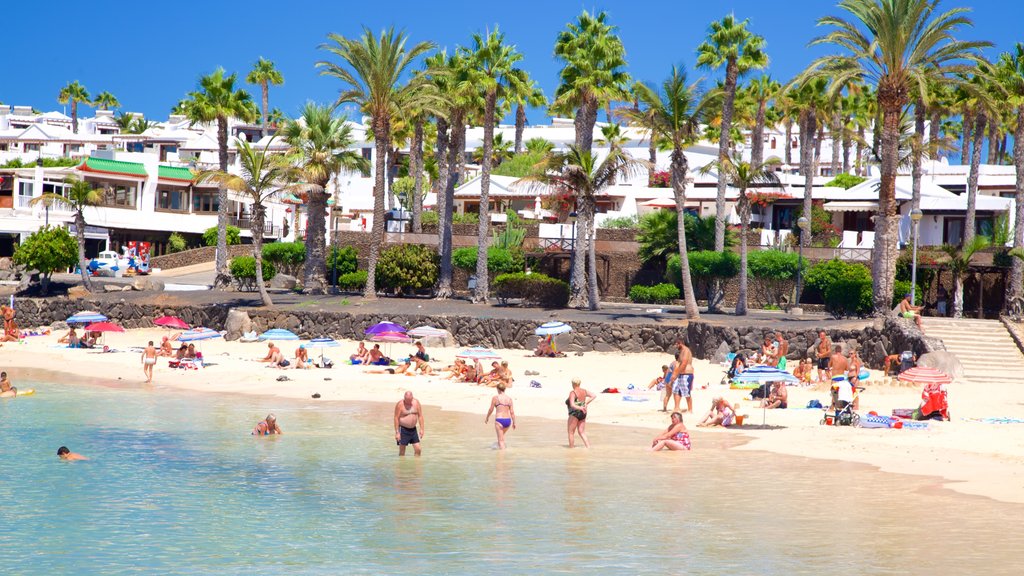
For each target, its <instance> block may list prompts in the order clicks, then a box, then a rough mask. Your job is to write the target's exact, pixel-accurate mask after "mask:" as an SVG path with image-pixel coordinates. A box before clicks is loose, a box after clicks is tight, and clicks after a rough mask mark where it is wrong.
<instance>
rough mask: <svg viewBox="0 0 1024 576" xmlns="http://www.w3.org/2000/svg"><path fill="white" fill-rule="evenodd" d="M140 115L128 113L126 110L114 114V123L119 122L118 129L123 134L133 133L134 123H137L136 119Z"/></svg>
mask: <svg viewBox="0 0 1024 576" xmlns="http://www.w3.org/2000/svg"><path fill="white" fill-rule="evenodd" d="M137 117H139V115H137V114H126V113H124V112H122V113H120V114H118V115H116V116H114V123H115V124H117V128H118V130H120V131H121V134H132V133H133V132H132V131H131V130H132V125H133V124H134V123H135V119H136V118H137Z"/></svg>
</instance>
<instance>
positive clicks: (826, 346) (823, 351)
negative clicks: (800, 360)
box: [817, 330, 832, 382]
mask: <svg viewBox="0 0 1024 576" xmlns="http://www.w3.org/2000/svg"><path fill="white" fill-rule="evenodd" d="M831 354H832V340H830V339H829V337H828V334H825V331H824V330H822V331H821V332H818V352H817V355H818V381H819V382H824V381H825V380H828V379H829V378H831V377H832V375H831V374H830V373H829V362H830V361H831Z"/></svg>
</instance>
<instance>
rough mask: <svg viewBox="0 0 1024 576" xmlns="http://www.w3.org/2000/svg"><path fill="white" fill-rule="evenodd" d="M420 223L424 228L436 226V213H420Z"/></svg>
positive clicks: (427, 211)
mask: <svg viewBox="0 0 1024 576" xmlns="http://www.w3.org/2000/svg"><path fill="white" fill-rule="evenodd" d="M420 223H421V224H423V225H424V226H427V225H430V226H437V212H434V211H433V210H424V211H423V212H420Z"/></svg>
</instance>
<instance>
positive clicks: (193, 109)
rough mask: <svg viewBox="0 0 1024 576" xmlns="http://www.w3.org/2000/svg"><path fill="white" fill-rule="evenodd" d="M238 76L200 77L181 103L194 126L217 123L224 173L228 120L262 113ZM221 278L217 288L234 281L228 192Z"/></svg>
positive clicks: (221, 227) (221, 195) (221, 224)
mask: <svg viewBox="0 0 1024 576" xmlns="http://www.w3.org/2000/svg"><path fill="white" fill-rule="evenodd" d="M236 79H237V75H236V74H231V75H225V72H224V69H223V68H218V69H217V70H215V71H214V72H213V73H212V74H208V75H206V76H203V77H201V78H199V89H198V90H195V91H193V92H190V93H189V94H188V96H186V97H185V99H184V100H182V101H180V102H179V103H178V108H179V110H180V111H182V112H184V113H185V116H186V117H187V118H188V119H189V121H190V122H192V123H193V124H206V123H210V122H216V124H217V158H218V160H219V163H218V164H219V165H218V168H219V169H220V171H221V172H227V171H228V119H229V118H237V119H239V120H242V121H245V122H251V121H253V120H255V119H256V115H257V114H258V112H257V111H256V105H255V104H253V101H252V97H251V96H249V93H248V92H246V91H245V90H241V89H235V80H236ZM217 199H218V202H219V204H220V205H219V206H218V208H217V258H216V268H217V275H216V277H215V279H214V286H215V287H216V288H220V289H223V288H226V287H227V286H228V284H230V282H231V276H230V275H229V274H228V242H227V226H228V191H227V189H226V188H221V189H219V190H218V191H217Z"/></svg>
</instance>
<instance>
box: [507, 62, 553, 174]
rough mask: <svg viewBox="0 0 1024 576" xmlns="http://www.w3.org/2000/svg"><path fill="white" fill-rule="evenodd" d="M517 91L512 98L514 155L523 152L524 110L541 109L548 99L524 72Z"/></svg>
mask: <svg viewBox="0 0 1024 576" xmlns="http://www.w3.org/2000/svg"><path fill="white" fill-rule="evenodd" d="M520 87H521V88H520V90H518V91H517V92H516V93H515V95H514V96H513V98H512V102H513V103H514V104H515V106H516V138H515V143H514V145H513V147H512V150H513V152H514V153H516V154H519V153H520V152H522V151H523V131H524V130H525V129H526V108H527V107H530V108H541V107H545V106H547V105H548V99H547V98H546V97H545V96H544V91H543V90H541V89H540V86H538V85H537V82H535V81H534V80H531V79H530V78H529V77H528V76H527V75H526V73H525V72H523V78H522V79H521V82H520Z"/></svg>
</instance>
